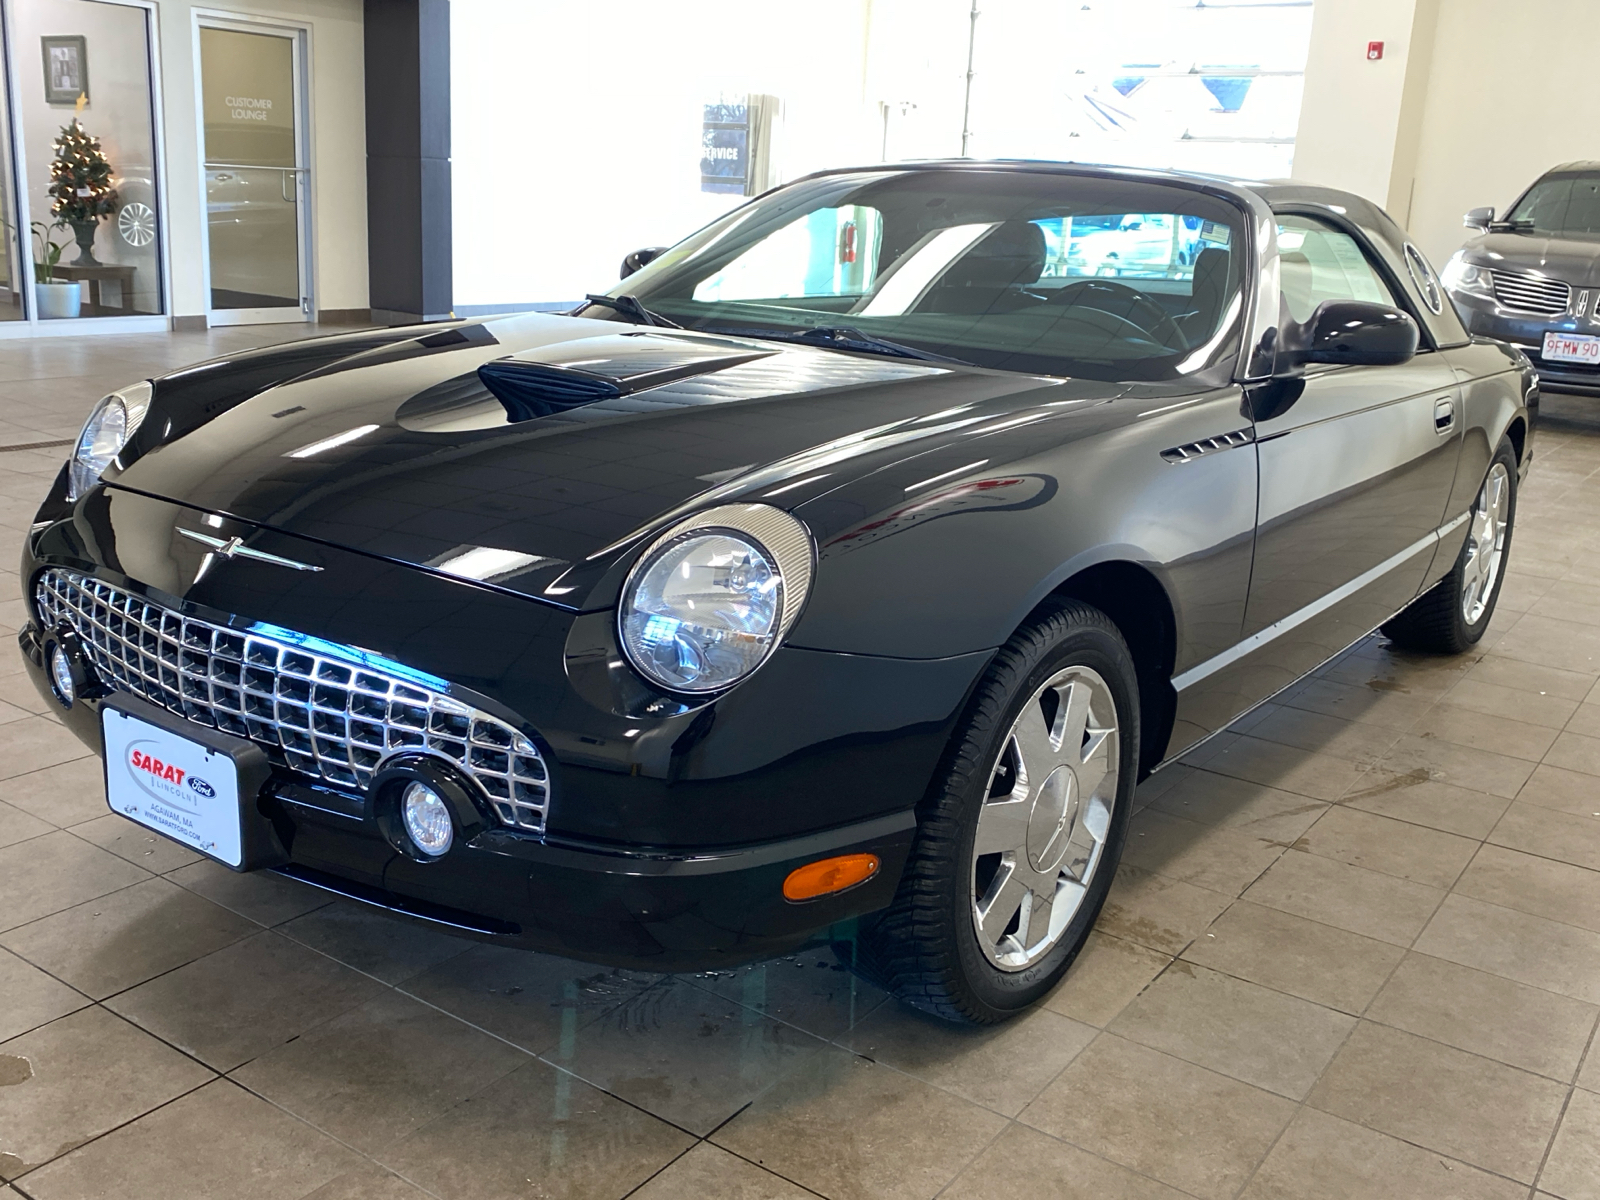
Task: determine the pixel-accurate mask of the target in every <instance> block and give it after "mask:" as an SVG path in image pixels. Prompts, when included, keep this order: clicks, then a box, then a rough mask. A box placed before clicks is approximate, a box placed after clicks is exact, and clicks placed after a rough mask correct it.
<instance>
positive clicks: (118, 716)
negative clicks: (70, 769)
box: [100, 704, 244, 867]
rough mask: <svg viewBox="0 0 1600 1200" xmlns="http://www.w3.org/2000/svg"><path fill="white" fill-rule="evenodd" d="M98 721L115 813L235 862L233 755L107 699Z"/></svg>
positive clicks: (237, 850) (237, 849)
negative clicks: (146, 718)
mask: <svg viewBox="0 0 1600 1200" xmlns="http://www.w3.org/2000/svg"><path fill="white" fill-rule="evenodd" d="M100 724H101V729H102V731H103V732H104V733H105V743H106V800H107V802H108V803H109V804H110V805H111V808H112V811H114V812H119V813H121V814H122V815H123V816H125V817H127V818H129V819H130V820H133V821H137V822H139V824H141V825H143V826H145V827H146V828H147V829H153V830H155V831H156V832H157V833H164V834H166V835H167V836H168V837H169V838H172V839H173V840H174V841H177V842H182V843H183V844H184V845H185V846H190V847H192V848H193V849H195V850H198V851H200V852H201V853H202V854H207V855H210V856H211V857H212V858H216V859H220V860H221V861H222V862H225V863H227V864H228V865H229V866H230V867H237V866H239V865H240V864H241V862H242V861H243V857H244V855H243V850H242V847H241V840H242V839H241V837H240V824H239V772H238V768H237V767H235V765H234V762H233V760H232V759H231V758H229V757H228V756H227V755H226V754H219V753H217V752H216V751H215V750H211V749H208V748H207V747H205V746H202V745H201V744H200V743H199V742H194V741H190V740H189V739H188V738H186V737H181V736H180V735H178V734H176V733H173V732H171V731H170V730H166V729H162V728H161V727H160V726H158V725H152V724H150V723H149V722H148V721H141V720H140V719H139V718H138V717H133V716H129V715H128V714H127V713H125V712H119V711H118V710H117V709H115V708H112V707H111V706H110V705H109V704H108V705H103V706H102V707H101V709H100Z"/></svg>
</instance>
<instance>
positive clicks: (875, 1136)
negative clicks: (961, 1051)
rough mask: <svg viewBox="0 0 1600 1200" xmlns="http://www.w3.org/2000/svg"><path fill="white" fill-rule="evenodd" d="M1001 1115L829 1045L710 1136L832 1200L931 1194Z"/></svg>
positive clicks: (989, 1135)
mask: <svg viewBox="0 0 1600 1200" xmlns="http://www.w3.org/2000/svg"><path fill="white" fill-rule="evenodd" d="M1005 1124H1006V1119H1005V1118H1004V1117H1002V1116H1000V1115H999V1114H998V1113H993V1112H990V1111H989V1110H988V1109H985V1108H980V1107H979V1106H978V1105H976V1104H972V1103H969V1102H968V1101H966V1100H962V1099H961V1098H959V1097H957V1096H953V1095H951V1094H950V1093H949V1092H946V1091H943V1090H941V1089H939V1088H936V1087H933V1086H932V1085H931V1084H927V1083H924V1082H922V1081H921V1080H920V1079H914V1078H912V1077H911V1076H909V1075H905V1074H902V1073H901V1072H899V1071H896V1070H893V1069H892V1068H890V1067H886V1066H882V1065H880V1064H878V1063H874V1062H872V1061H871V1060H869V1059H865V1058H861V1057H859V1056H857V1055H854V1054H850V1053H848V1052H847V1051H844V1050H839V1049H833V1048H830V1049H828V1050H825V1051H823V1052H822V1053H821V1054H815V1055H812V1056H811V1057H810V1058H808V1059H807V1060H806V1062H805V1063H804V1064H803V1065H802V1067H801V1068H800V1069H799V1070H797V1071H795V1072H794V1073H793V1074H791V1075H789V1076H788V1077H787V1078H785V1079H784V1080H782V1081H781V1082H780V1083H779V1084H778V1085H777V1086H776V1087H773V1088H771V1089H769V1090H768V1091H766V1092H765V1093H763V1094H762V1095H761V1096H759V1097H757V1098H756V1100H755V1102H754V1103H753V1104H751V1105H750V1107H749V1108H747V1109H745V1110H744V1112H742V1113H740V1114H739V1115H738V1116H737V1117H735V1118H734V1119H733V1120H732V1121H730V1122H729V1123H728V1124H727V1125H726V1126H724V1127H723V1128H722V1129H720V1130H719V1131H717V1132H716V1133H715V1134H714V1135H712V1138H711V1140H712V1141H713V1142H715V1143H716V1144H717V1145H719V1146H722V1147H724V1148H726V1149H728V1150H731V1151H733V1152H734V1153H735V1154H738V1155H740V1156H741V1157H743V1158H747V1159H749V1160H750V1161H751V1162H755V1163H759V1164H760V1165H762V1166H764V1167H766V1168H768V1169H769V1170H772V1171H776V1172H777V1173H778V1174H780V1175H782V1176H784V1177H785V1178H786V1179H792V1180H794V1181H795V1182H796V1183H799V1184H801V1185H802V1186H804V1187H808V1188H810V1189H811V1190H812V1191H815V1192H820V1193H822V1194H823V1195H825V1196H828V1197H832V1198H834V1200H900V1198H902V1197H904V1198H907V1200H909V1198H911V1197H922V1196H931V1195H933V1194H934V1193H936V1192H937V1191H938V1190H939V1189H940V1188H942V1187H944V1186H945V1185H946V1184H947V1183H949V1182H950V1180H952V1179H954V1178H955V1176H956V1175H957V1174H958V1173H959V1172H960V1171H961V1169H962V1168H963V1167H965V1166H966V1165H967V1163H968V1162H970V1161H971V1160H972V1158H973V1157H974V1156H975V1155H976V1154H977V1153H978V1152H979V1151H980V1150H982V1149H983V1148H984V1147H985V1146H986V1145H988V1143H989V1142H990V1141H991V1140H993V1138H994V1137H995V1135H996V1134H998V1133H999V1132H1000V1131H1001V1130H1002V1129H1003V1128H1005Z"/></svg>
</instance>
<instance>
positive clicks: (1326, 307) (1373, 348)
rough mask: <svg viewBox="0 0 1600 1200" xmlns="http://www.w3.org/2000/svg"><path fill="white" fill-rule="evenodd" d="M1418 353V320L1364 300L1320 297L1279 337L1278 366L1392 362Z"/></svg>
mask: <svg viewBox="0 0 1600 1200" xmlns="http://www.w3.org/2000/svg"><path fill="white" fill-rule="evenodd" d="M1416 353H1417V323H1416V322H1415V321H1413V320H1412V319H1411V318H1410V317H1408V316H1407V315H1406V314H1405V313H1403V312H1401V311H1400V310H1399V309H1398V308H1390V307H1389V306H1388V305H1387V304H1370V303H1368V302H1367V301H1364V300H1324V301H1323V302H1322V303H1321V304H1319V305H1317V310H1316V311H1315V312H1314V313H1312V314H1311V317H1310V319H1309V320H1308V321H1306V322H1305V324H1303V325H1290V326H1288V327H1287V328H1285V329H1284V331H1283V336H1282V338H1281V339H1280V340H1279V342H1278V369H1279V370H1280V371H1282V370H1283V369H1284V368H1285V367H1298V366H1300V365H1302V364H1303V363H1328V364H1330V365H1332V366H1341V367H1395V366H1399V365H1400V364H1401V363H1403V362H1409V361H1410V360H1411V358H1412V357H1413V356H1414V355H1415V354H1416Z"/></svg>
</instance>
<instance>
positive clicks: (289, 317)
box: [199, 22, 311, 325]
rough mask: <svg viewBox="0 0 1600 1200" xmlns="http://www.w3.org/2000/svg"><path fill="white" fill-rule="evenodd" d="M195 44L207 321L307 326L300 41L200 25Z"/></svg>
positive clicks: (288, 33) (272, 30)
mask: <svg viewBox="0 0 1600 1200" xmlns="http://www.w3.org/2000/svg"><path fill="white" fill-rule="evenodd" d="M199 39H200V75H201V82H200V92H201V118H200V119H201V137H202V139H203V146H204V150H203V153H204V156H205V192H206V246H207V268H208V271H207V274H208V286H209V288H210V297H209V301H208V305H207V307H208V309H209V312H208V318H209V321H210V323H211V324H212V325H239V324H246V323H252V322H281V321H307V320H310V319H311V295H310V289H309V286H308V283H307V281H308V279H309V277H310V272H309V271H308V270H307V263H306V246H307V245H308V239H307V237H306V233H307V231H306V211H307V209H308V207H309V206H308V204H307V200H308V198H309V196H310V188H309V183H310V180H309V178H308V175H307V172H306V167H305V142H306V139H305V135H304V117H305V113H304V104H303V102H302V92H301V80H302V78H303V71H302V57H303V48H302V40H301V39H302V35H301V33H300V31H299V30H297V29H283V28H276V27H272V26H256V25H250V26H239V25H224V24H213V23H210V22H202V23H201V25H200V27H199Z"/></svg>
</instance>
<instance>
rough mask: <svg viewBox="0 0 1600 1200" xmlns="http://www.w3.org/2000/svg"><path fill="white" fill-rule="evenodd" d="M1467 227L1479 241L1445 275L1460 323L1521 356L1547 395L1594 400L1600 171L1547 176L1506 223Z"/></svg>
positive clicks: (1595, 166)
mask: <svg viewBox="0 0 1600 1200" xmlns="http://www.w3.org/2000/svg"><path fill="white" fill-rule="evenodd" d="M1465 223H1466V226H1467V228H1469V229H1476V230H1479V233H1478V236H1476V237H1474V238H1472V239H1470V240H1469V241H1468V242H1467V243H1466V245H1464V246H1462V247H1461V249H1460V250H1458V251H1456V253H1455V254H1454V255H1453V256H1452V257H1451V259H1450V261H1449V263H1448V264H1446V266H1445V269H1444V271H1443V272H1442V279H1443V282H1444V285H1445V287H1446V289H1447V290H1448V291H1449V293H1450V298H1451V299H1452V300H1453V301H1455V306H1456V309H1457V311H1458V312H1460V314H1461V320H1462V322H1463V323H1464V324H1465V325H1466V326H1467V328H1468V329H1469V330H1470V331H1471V332H1472V333H1475V334H1482V335H1483V336H1485V337H1492V338H1497V339H1499V340H1501V341H1505V342H1510V343H1512V344H1513V345H1515V346H1516V347H1518V348H1519V349H1521V350H1522V351H1524V352H1525V353H1526V354H1527V355H1528V357H1529V358H1531V359H1532V360H1533V362H1534V365H1535V366H1537V367H1538V369H1539V382H1540V385H1541V387H1543V388H1544V389H1545V390H1546V391H1562V392H1580V393H1584V394H1587V395H1600V162H1571V163H1564V164H1562V165H1561V166H1559V167H1555V168H1552V169H1551V170H1550V171H1547V172H1546V173H1545V174H1544V175H1542V176H1540V177H1539V179H1537V180H1536V181H1535V182H1534V184H1533V186H1531V187H1530V188H1528V190H1527V191H1525V192H1524V193H1523V194H1522V195H1521V196H1520V197H1519V198H1518V199H1517V201H1516V202H1515V203H1514V204H1512V206H1511V208H1510V210H1509V211H1508V212H1506V214H1505V215H1504V216H1502V217H1500V218H1498V219H1496V217H1495V212H1494V209H1492V208H1475V209H1473V210H1472V211H1471V212H1469V213H1467V215H1466V218H1465Z"/></svg>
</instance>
